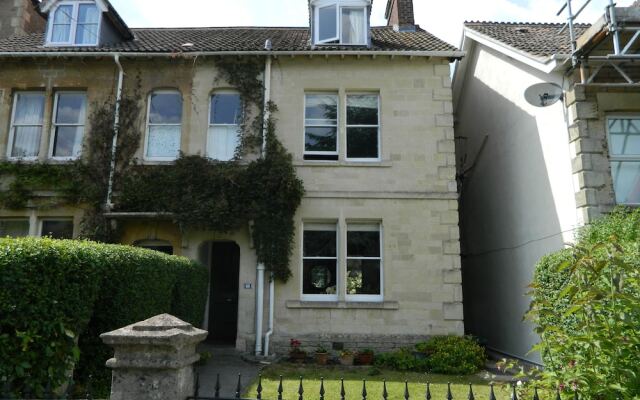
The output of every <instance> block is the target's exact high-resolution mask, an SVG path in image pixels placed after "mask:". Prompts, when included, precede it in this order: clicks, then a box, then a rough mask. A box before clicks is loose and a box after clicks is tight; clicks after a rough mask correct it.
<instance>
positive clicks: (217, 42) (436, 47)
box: [0, 26, 458, 54]
mask: <svg viewBox="0 0 640 400" xmlns="http://www.w3.org/2000/svg"><path fill="white" fill-rule="evenodd" d="M131 31H132V32H133V34H134V40H128V41H123V42H120V43H116V44H112V45H105V46H99V47H45V46H44V45H43V43H44V37H43V34H31V35H25V36H14V37H11V38H8V39H4V40H0V53H24V52H29V53H31V52H34V53H47V52H69V53H78V52H86V53H96V52H98V53H100V52H123V53H127V52H129V53H149V54H153V53H177V52H182V53H195V52H237V51H245V52H261V51H264V45H265V41H266V40H267V39H271V42H272V46H273V51H276V52H277V51H283V52H298V51H300V52H303V51H304V52H306V51H336V52H344V51H350V50H369V51H404V52H411V51H415V52H454V51H458V50H457V49H456V48H455V47H454V46H451V45H450V44H448V43H446V42H444V41H443V40H440V39H438V38H437V37H435V36H433V35H432V34H430V33H429V32H426V31H425V30H423V29H418V30H417V31H416V32H396V31H394V30H393V28H391V27H386V26H385V27H373V28H371V38H372V47H371V48H367V47H366V46H340V45H322V46H316V47H312V46H311V44H310V40H309V28H269V27H230V28H138V29H131ZM186 43H192V44H193V46H188V47H185V46H183V45H184V44H186Z"/></svg>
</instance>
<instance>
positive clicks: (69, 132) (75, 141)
mask: <svg viewBox="0 0 640 400" xmlns="http://www.w3.org/2000/svg"><path fill="white" fill-rule="evenodd" d="M83 132H84V127H82V126H59V127H57V128H56V137H55V139H54V143H53V156H54V157H77V156H79V155H80V150H82V134H83Z"/></svg>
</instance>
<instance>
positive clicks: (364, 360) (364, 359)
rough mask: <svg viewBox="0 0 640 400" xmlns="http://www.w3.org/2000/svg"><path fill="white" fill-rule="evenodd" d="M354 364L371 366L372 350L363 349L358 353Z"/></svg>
mask: <svg viewBox="0 0 640 400" xmlns="http://www.w3.org/2000/svg"><path fill="white" fill-rule="evenodd" d="M356 362H357V363H358V364H359V365H371V364H373V350H371V349H364V350H360V351H359V352H358V356H357V357H356Z"/></svg>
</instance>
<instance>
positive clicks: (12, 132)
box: [7, 90, 47, 161]
mask: <svg viewBox="0 0 640 400" xmlns="http://www.w3.org/2000/svg"><path fill="white" fill-rule="evenodd" d="M20 94H40V95H42V98H43V99H44V107H45V108H44V109H43V110H42V111H43V112H42V122H41V124H40V125H17V127H21V126H40V143H39V144H38V155H37V156H33V157H14V156H12V155H11V152H12V151H13V142H14V141H15V136H16V130H15V128H16V124H15V117H16V111H17V109H18V101H17V98H18V95H20ZM46 106H47V94H46V93H45V92H44V91H38V90H25V91H17V92H15V93H14V94H13V106H12V109H11V125H10V126H9V142H8V143H7V159H9V160H13V161H16V160H20V161H36V160H38V158H39V157H40V145H41V144H42V136H43V135H44V117H45V114H46Z"/></svg>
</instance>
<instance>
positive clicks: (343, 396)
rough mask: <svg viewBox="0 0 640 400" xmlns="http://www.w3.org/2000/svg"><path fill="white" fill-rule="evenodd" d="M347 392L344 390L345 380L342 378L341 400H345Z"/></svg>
mask: <svg viewBox="0 0 640 400" xmlns="http://www.w3.org/2000/svg"><path fill="white" fill-rule="evenodd" d="M346 395H347V392H345V390H344V378H340V400H345V396H346Z"/></svg>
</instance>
